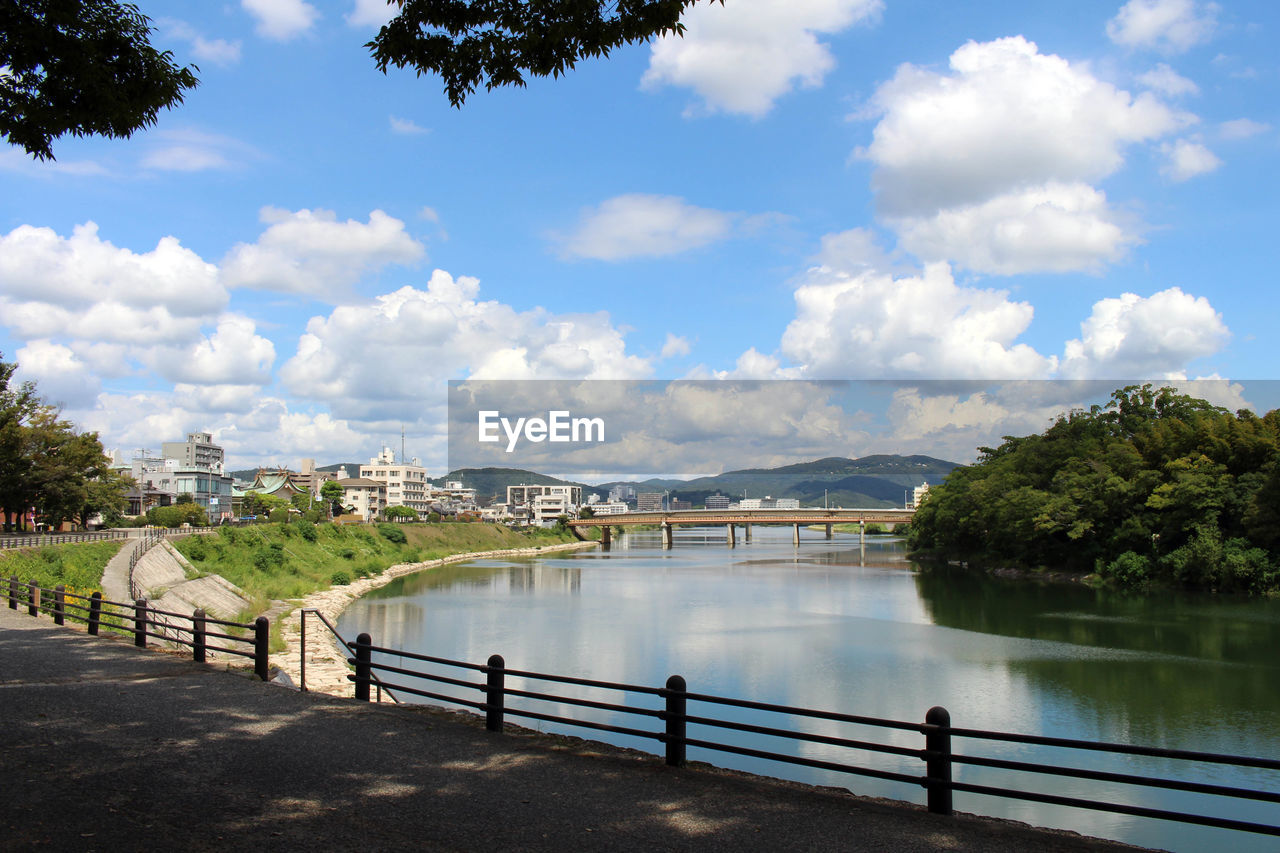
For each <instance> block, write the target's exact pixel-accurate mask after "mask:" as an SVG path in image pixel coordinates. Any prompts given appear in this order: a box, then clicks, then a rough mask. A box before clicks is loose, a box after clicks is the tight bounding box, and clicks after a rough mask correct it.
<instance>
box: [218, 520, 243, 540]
mask: <svg viewBox="0 0 1280 853" xmlns="http://www.w3.org/2000/svg"><path fill="white" fill-rule="evenodd" d="M218 535H219V536H221V537H222V538H223V539H225V540H227V541H228V542H230V543H231V544H233V545H234V544H235V543H236V541H237V540H238V539H239V538H240V531H239V530H237V529H236V528H234V527H232V526H231V525H229V524H224V525H223V526H222V527H219V528H218Z"/></svg>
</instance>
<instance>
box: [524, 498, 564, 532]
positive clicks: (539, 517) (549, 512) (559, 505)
mask: <svg viewBox="0 0 1280 853" xmlns="http://www.w3.org/2000/svg"><path fill="white" fill-rule="evenodd" d="M529 509H530V510H531V512H532V521H533V523H534V524H538V525H541V526H542V527H551V526H552V525H553V524H555V523H556V519H558V518H559V517H560V516H562V515H570V514H571V513H570V509H571V507H570V505H569V500H568V497H567V496H565V495H563V494H555V495H538V496H536V497H535V498H534V499H533V503H532V504H530V506H529Z"/></svg>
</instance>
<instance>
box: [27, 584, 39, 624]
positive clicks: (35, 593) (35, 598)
mask: <svg viewBox="0 0 1280 853" xmlns="http://www.w3.org/2000/svg"><path fill="white" fill-rule="evenodd" d="M27 612H28V613H30V614H31V615H32V616H38V615H40V587H39V585H37V584H36V582H35V581H27Z"/></svg>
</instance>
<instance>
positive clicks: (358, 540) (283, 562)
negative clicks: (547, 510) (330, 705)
mask: <svg viewBox="0 0 1280 853" xmlns="http://www.w3.org/2000/svg"><path fill="white" fill-rule="evenodd" d="M381 527H383V525H354V524H352V525H336V524H330V523H325V524H315V525H312V524H308V523H307V522H290V523H286V524H259V525H253V526H251V527H223V528H219V530H218V532H217V533H213V534H207V535H203V536H189V537H187V538H185V539H180V540H178V541H176V542H174V547H176V548H177V549H178V551H180V552H181V553H182V555H183V556H184V557H186V558H187V559H188V560H190V561H191V563H192V565H194V566H195V567H196V569H197V570H198V571H199V572H201V573H202V574H219V575H222V576H223V577H224V578H226V579H227V580H229V581H231V582H232V583H233V584H235V585H236V586H238V587H240V588H241V589H242V590H244V591H245V594H246V595H247V596H248V597H249V599H250V601H251V602H252V605H253V606H252V608H251V610H253V612H259V613H260V612H262V611H263V610H266V609H267V607H268V606H269V602H271V601H272V600H275V599H291V598H303V597H305V596H307V595H309V594H311V593H313V592H316V591H317V590H322V589H328V588H329V587H331V586H334V585H341V584H342V583H343V581H344V580H345V581H346V582H347V583H350V582H351V581H353V580H355V579H357V578H363V577H370V576H372V575H377V574H380V573H381V572H382V571H383V570H384V569H387V568H388V567H390V566H393V565H396V564H397V563H420V562H426V561H428V560H436V559H439V558H441V557H447V556H449V555H451V554H461V553H466V552H468V551H491V550H498V549H507V548H531V547H540V546H543V545H553V544H558V543H561V542H572V541H574V537H573V535H572V534H571V533H556V532H555V531H552V530H542V529H533V530H528V531H514V530H510V529H508V528H506V527H502V526H499V525H494V524H460V523H445V524H397V525H385V527H386V528H387V529H386V530H385V531H383V530H381V529H380V528H381ZM398 534H403V537H404V542H399V541H393V539H396V540H398V539H399V538H400V536H399V535H398Z"/></svg>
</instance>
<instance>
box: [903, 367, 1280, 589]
mask: <svg viewBox="0 0 1280 853" xmlns="http://www.w3.org/2000/svg"><path fill="white" fill-rule="evenodd" d="M979 452H980V453H981V455H980V457H979V459H978V461H977V463H975V464H974V465H970V466H967V467H963V468H957V469H956V470H955V471H953V472H952V473H951V474H950V475H949V476H948V477H947V479H946V480H945V481H944V482H943V483H942V484H940V485H938V486H935V487H934V488H933V489H931V490H930V492H929V494H928V496H927V498H925V500H924V501H923V503H922V504H921V506H920V508H919V510H918V511H917V512H916V516H915V518H914V519H913V521H912V524H911V529H910V533H909V536H908V544H909V546H910V547H911V549H912V551H913V552H915V553H916V554H918V555H920V556H922V557H933V558H936V559H945V560H962V561H967V562H968V563H969V564H970V565H976V566H1012V567H1021V568H1039V567H1049V568H1054V569H1066V570H1070V571H1077V572H1097V573H1098V574H1099V575H1101V576H1102V577H1104V578H1108V579H1111V580H1113V581H1115V582H1117V583H1119V584H1122V585H1141V584H1145V583H1148V582H1153V581H1154V582H1161V583H1167V584H1172V585H1178V586H1184V587H1189V588H1198V589H1216V590H1221V591H1247V592H1263V591H1267V590H1274V589H1277V588H1280V410H1273V411H1271V412H1268V413H1267V414H1266V415H1265V416H1263V417H1258V416H1257V415H1255V414H1253V413H1252V412H1249V411H1247V410H1241V411H1239V412H1236V413H1235V414H1232V413H1230V412H1228V411H1227V410H1226V409H1223V408H1220V407H1217V406H1213V405H1211V404H1209V403H1208V402H1206V401H1204V400H1200V399H1196V398H1194V397H1190V396H1187V395H1183V394H1178V393H1177V392H1176V391H1175V390H1174V389H1171V388H1160V389H1158V390H1156V389H1153V388H1152V386H1150V385H1142V386H1136V385H1134V386H1128V387H1126V388H1123V389H1120V390H1118V391H1116V392H1115V393H1114V394H1112V397H1111V401H1110V402H1109V403H1108V404H1107V405H1106V406H1094V407H1092V408H1091V409H1089V410H1088V411H1083V410H1077V411H1072V412H1070V413H1067V414H1064V415H1061V416H1060V417H1059V418H1058V419H1057V421H1056V422H1055V423H1054V424H1053V426H1051V427H1049V429H1047V430H1045V431H1044V432H1043V433H1042V434H1040V435H1030V436H1024V437H1020V438H1019V437H1012V436H1006V437H1005V439H1004V443H1003V444H1001V445H1000V446H999V447H996V448H990V447H982V448H979Z"/></svg>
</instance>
